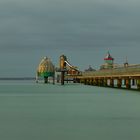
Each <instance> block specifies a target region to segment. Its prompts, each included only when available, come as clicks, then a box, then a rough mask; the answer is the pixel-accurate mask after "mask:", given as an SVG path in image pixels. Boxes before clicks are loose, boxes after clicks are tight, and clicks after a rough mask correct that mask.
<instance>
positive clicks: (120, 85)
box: [117, 79, 122, 88]
mask: <svg viewBox="0 0 140 140" xmlns="http://www.w3.org/2000/svg"><path fill="white" fill-rule="evenodd" d="M117 87H118V88H121V87H122V79H117Z"/></svg>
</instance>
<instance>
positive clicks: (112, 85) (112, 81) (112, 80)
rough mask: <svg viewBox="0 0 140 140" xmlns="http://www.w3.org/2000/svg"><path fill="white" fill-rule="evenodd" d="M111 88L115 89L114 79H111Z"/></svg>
mask: <svg viewBox="0 0 140 140" xmlns="http://www.w3.org/2000/svg"><path fill="white" fill-rule="evenodd" d="M110 87H114V79H110Z"/></svg>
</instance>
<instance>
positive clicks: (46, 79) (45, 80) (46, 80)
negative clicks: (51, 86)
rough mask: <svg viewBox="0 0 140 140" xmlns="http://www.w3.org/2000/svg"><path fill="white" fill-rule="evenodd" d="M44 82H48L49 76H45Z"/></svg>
mask: <svg viewBox="0 0 140 140" xmlns="http://www.w3.org/2000/svg"><path fill="white" fill-rule="evenodd" d="M44 83H45V84H47V83H48V77H46V76H44Z"/></svg>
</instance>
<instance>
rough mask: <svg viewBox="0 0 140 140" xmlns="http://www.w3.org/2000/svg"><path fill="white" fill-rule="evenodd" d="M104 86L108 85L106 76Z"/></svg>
mask: <svg viewBox="0 0 140 140" xmlns="http://www.w3.org/2000/svg"><path fill="white" fill-rule="evenodd" d="M103 86H105V87H107V79H106V78H104V80H103Z"/></svg>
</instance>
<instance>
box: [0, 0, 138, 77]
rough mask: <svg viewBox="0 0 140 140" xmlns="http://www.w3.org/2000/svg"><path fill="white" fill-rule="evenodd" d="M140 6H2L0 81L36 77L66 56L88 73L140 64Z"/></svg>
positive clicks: (32, 0)
mask: <svg viewBox="0 0 140 140" xmlns="http://www.w3.org/2000/svg"><path fill="white" fill-rule="evenodd" d="M139 14H140V1H139V0H1V1H0V77H16V76H17V77H18V76H34V75H35V71H36V67H37V65H38V63H39V61H40V60H41V59H42V57H44V56H48V57H50V58H51V59H52V61H53V63H54V64H55V65H56V66H57V65H58V63H59V56H60V55H61V54H65V55H66V56H67V57H68V60H69V61H70V63H72V64H73V65H75V66H78V67H79V69H81V70H83V69H85V68H87V67H88V66H89V65H91V66H93V67H94V68H96V69H97V68H99V66H100V65H101V64H102V63H104V62H103V58H104V56H105V55H106V53H107V51H108V50H109V51H110V53H111V54H112V56H113V57H114V58H115V63H124V61H125V58H126V56H127V57H128V61H129V63H139V64H140V57H139V53H140V17H139Z"/></svg>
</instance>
